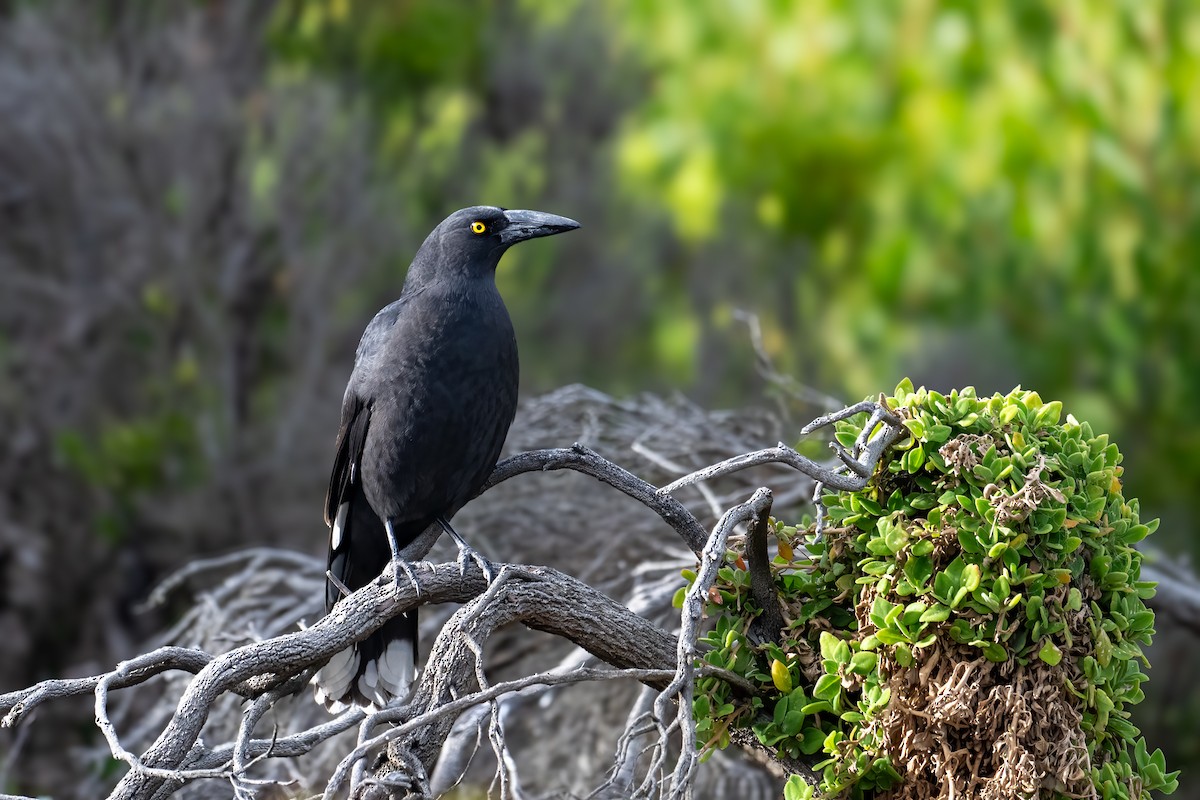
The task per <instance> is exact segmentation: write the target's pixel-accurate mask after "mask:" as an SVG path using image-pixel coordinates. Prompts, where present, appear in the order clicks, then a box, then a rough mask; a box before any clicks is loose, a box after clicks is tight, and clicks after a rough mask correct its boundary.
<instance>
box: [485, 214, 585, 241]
mask: <svg viewBox="0 0 1200 800" xmlns="http://www.w3.org/2000/svg"><path fill="white" fill-rule="evenodd" d="M504 217H505V218H506V219H507V220H508V225H507V226H506V227H505V228H504V230H502V231H500V242H501V243H502V244H506V245H509V244H516V243H517V242H523V241H525V240H526V239H536V238H538V237H539V236H553V235H554V234H556V233H566V232H567V231H573V230H575V229H576V228H578V227H579V223H578V222H576V221H575V220H573V219H568V218H567V217H560V216H558V215H557V214H547V213H546V212H544V211H525V210H521V209H515V210H511V211H505V212H504Z"/></svg>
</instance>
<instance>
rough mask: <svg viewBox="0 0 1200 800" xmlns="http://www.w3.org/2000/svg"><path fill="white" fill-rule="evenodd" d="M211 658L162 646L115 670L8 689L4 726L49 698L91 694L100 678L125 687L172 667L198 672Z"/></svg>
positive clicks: (0, 706) (2, 698)
mask: <svg viewBox="0 0 1200 800" xmlns="http://www.w3.org/2000/svg"><path fill="white" fill-rule="evenodd" d="M211 660H212V656H210V655H209V654H208V653H205V652H203V651H201V650H193V649H190V648H185V647H160V648H158V649H157V650H154V651H152V652H149V653H145V654H143V655H140V656H138V657H137V658H134V659H131V660H129V661H124V662H122V663H120V664H118V665H117V667H116V669H115V670H113V672H111V673H106V674H105V675H93V676H91V677H88V678H65V679H54V680H48V681H42V682H41V683H39V684H36V685H34V686H30V687H29V688H27V689H19V690H17V691H15V692H7V693H5V694H3V695H0V711H6V712H7V713H6V714H5V716H4V719H3V720H2V721H0V727H4V728H10V727H12V726H14V725H16V724H17V723H18V722H20V721H21V719H22V717H24V716H25V715H26V714H28V713H29V712H30V711H32V710H33V709H34V708H36V707H37V706H39V705H40V704H42V703H44V702H46V701H47V700H56V699H58V698H60V697H76V696H79V695H85V694H91V693H92V692H94V691H96V687H97V686H98V685H99V684H100V682H101V681H102V680H104V679H106V678H109V676H112V677H111V678H110V679H109V681H108V687H109V688H110V689H124V688H127V687H129V686H136V685H137V684H139V683H143V682H145V681H147V680H149V679H150V678H152V677H154V676H155V675H158V674H160V673H163V672H166V671H168V670H182V671H184V672H190V673H192V674H193V675H194V674H196V673H197V672H199V671H200V670H202V669H203V668H204V667H205V666H206V665H207V664H208V662H210V661H211Z"/></svg>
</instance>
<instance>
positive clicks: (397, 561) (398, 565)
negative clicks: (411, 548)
mask: <svg viewBox="0 0 1200 800" xmlns="http://www.w3.org/2000/svg"><path fill="white" fill-rule="evenodd" d="M383 527H384V529H385V530H386V531H387V540H388V547H389V548H391V551H392V563H391V564H390V565H389V569H391V571H392V581H393V582H394V583H399V581H400V573H401V572H403V573H404V575H405V577H406V578H408V582H409V583H411V584H412V585H413V588H414V589H416V591H417V597H418V598H419V597H420V596H421V584H419V583H417V576H416V573H414V572H413V571H412V567H410V566H409V565H408V560H407V559H405V558H404V556H402V555H400V543H399V542H397V541H396V529H395V528H393V527H392V521H391V519H387V520H384V523H383Z"/></svg>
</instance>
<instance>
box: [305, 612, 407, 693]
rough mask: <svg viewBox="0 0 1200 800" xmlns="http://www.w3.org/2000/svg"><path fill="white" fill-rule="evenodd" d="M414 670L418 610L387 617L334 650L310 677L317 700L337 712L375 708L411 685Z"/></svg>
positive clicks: (403, 691) (405, 691)
mask: <svg viewBox="0 0 1200 800" xmlns="http://www.w3.org/2000/svg"><path fill="white" fill-rule="evenodd" d="M416 671H417V610H416V609H415V608H414V609H412V610H411V611H406V612H404V613H403V614H401V615H400V616H398V617H395V618H393V619H390V620H388V621H387V623H385V624H384V626H383V627H382V628H380V629H379V630H377V631H375V632H374V633H372V634H371V635H370V636H368V637H367V638H366V639H363V640H362V641H361V642H359V643H358V644H355V645H354V646H352V647H349V648H347V649H345V650H342V651H341V652H339V653H335V654H334V656H333V658H331V659H329V661H328V663H326V664H325V666H323V667H321V669H320V670H319V671H318V672H317V674H316V675H314V676H313V678H312V684H313V694H314V695H315V696H316V699H317V702H318V703H320V704H321V705H323V706H325V708H326V709H328V710H329V711H330V712H331V713H334V714H339V713H341V712H342V711H344V710H345V709H346V708H348V707H349V706H351V705H357V706H363V707H364V708H367V709H370V710H378V709H380V708H383V707H384V706H386V705H387V704H388V703H390V702H391V701H392V700H394V699H396V698H403V697H404V696H405V695H407V694H408V691H409V689H410V688H411V687H412V683H413V680H414V678H415V677H416Z"/></svg>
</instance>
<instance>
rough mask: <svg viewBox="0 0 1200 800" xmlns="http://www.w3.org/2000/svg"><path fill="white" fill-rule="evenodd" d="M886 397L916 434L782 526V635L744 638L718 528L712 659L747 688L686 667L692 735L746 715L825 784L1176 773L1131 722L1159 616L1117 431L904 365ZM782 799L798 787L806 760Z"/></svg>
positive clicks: (972, 782) (841, 436) (1086, 784)
mask: <svg viewBox="0 0 1200 800" xmlns="http://www.w3.org/2000/svg"><path fill="white" fill-rule="evenodd" d="M888 402H889V404H890V405H891V406H892V407H893V408H894V409H896V411H897V413H898V414H899V415H900V416H901V417H902V418H903V419H904V425H905V427H906V428H907V429H908V431H909V433H910V436H909V438H907V439H906V440H904V441H902V442H901V443H900V444H899V445H898V446H896V447H895V448H893V449H892V450H890V451H889V452H888V453H886V454H885V455H884V457H883V460H882V462H881V464H880V465H879V467H878V469H877V470H876V472H875V474H874V475H873V477H872V479H871V481H870V482H869V484H868V485H867V486H866V487H865V488H864V489H862V490H861V491H857V492H828V493H826V494H825V495H824V497H823V502H822V505H823V508H824V514H825V522H824V529H823V531H821V532H820V534H819V535H817V533H816V526H815V525H813V524H807V525H805V526H803V527H802V528H799V529H798V528H797V527H794V526H790V525H785V524H784V523H782V522H779V521H775V522H774V531H775V534H776V536H777V539H778V545H779V548H778V549H779V555H778V556H777V557H776V558H775V560H774V563H773V564H772V570H773V572H774V575H775V582H776V587H777V589H778V592H779V596H780V599H781V602H782V605H783V610H784V618H785V620H786V623H787V627H786V629H785V630H784V631H783V636H782V640H781V642H780V643H779V644H773V643H768V644H765V645H763V646H760V647H754V646H752V645H751V642H750V638H749V636H748V630H749V623H750V620H751V619H752V618H753V617H754V616H755V615H756V614H757V613H758V609H757V608H756V607H755V604H754V601H753V599H752V598H751V596H750V591H749V576H748V574H747V572H746V569H745V562H744V560H743V551H742V543H741V542H740V541H734V542H732V544H731V549H730V552H729V554H728V563H727V564H726V565H725V566H724V567H723V568H722V570H721V572H720V579H719V582H718V585H717V587H716V592H714V593H710V597H711V600H712V601H711V602H710V603H709V609H708V610H709V614H710V616H713V617H716V620H715V625H714V627H713V629H712V631H711V632H710V633H709V635H708V636H707V637H706V639H705V641H706V643H707V645H710V646H711V649H710V650H708V651H707V652H706V654H705V656H704V660H705V661H707V662H709V663H712V664H715V665H717V666H720V667H724V668H728V669H731V670H734V671H735V672H738V673H740V674H741V675H743V676H745V677H746V678H748V679H749V680H750V681H751V682H753V683H754V684H755V685H756V686H758V687H760V692H759V694H758V695H757V696H755V697H750V698H748V697H746V696H745V695H744V694H738V693H736V692H735V690H734V689H733V688H732V687H730V686H729V685H728V684H726V683H724V682H722V681H720V680H719V679H717V678H711V677H710V678H704V679H702V680H700V681H699V682H698V684H697V694H696V700H695V714H696V718H697V726H698V731H699V734H698V735H699V737H700V739H701V743H702V744H704V745H705V746H707V747H709V748H713V747H723V746H724V745H725V744H726V743H727V742H728V741H729V730H730V729H731V728H732V727H746V726H749V727H751V728H752V729H753V731H754V733H755V734H756V735H757V737H758V739H759V740H760V741H761V742H762V743H763V744H765V745H768V746H770V747H772V748H775V750H776V751H777V753H778V754H779V756H780V757H781V758H782V759H784V760H785V761H787V760H788V759H798V760H807V761H809V763H814V762H815V763H816V768H817V772H818V774H819V775H820V787H819V792H822V793H825V794H827V795H830V796H834V795H845V796H849V797H854V798H869V797H874V796H876V795H877V794H881V793H882V792H884V791H885V790H889V789H894V790H895V795H892V796H902V797H912V798H933V797H944V796H948V795H949V796H958V797H982V798H1025V797H1046V798H1058V797H1062V798H1066V797H1080V796H1084V797H1090V796H1097V797H1100V798H1124V799H1127V800H1140V799H1141V798H1146V797H1149V794H1150V792H1151V791H1152V790H1160V791H1164V792H1168V793H1169V792H1172V791H1174V789H1175V786H1176V775H1177V773H1169V774H1168V773H1167V771H1166V767H1165V765H1164V763H1163V756H1162V753H1161V751H1158V750H1155V751H1154V752H1153V753H1148V752H1147V748H1146V743H1145V741H1144V740H1143V739H1142V738H1141V736H1140V735H1139V732H1138V730H1137V728H1136V727H1134V725H1133V724H1132V723H1131V722H1130V721H1129V707H1130V706H1132V705H1134V704H1135V703H1138V702H1139V701H1141V699H1142V697H1143V694H1142V689H1141V684H1142V682H1143V681H1145V680H1146V675H1145V674H1144V673H1143V672H1142V667H1143V666H1148V663H1147V662H1146V659H1145V657H1144V656H1143V654H1142V646H1143V645H1148V644H1149V643H1150V638H1151V636H1152V634H1153V633H1154V627H1153V626H1154V614H1153V612H1151V611H1150V610H1149V609H1147V608H1146V606H1145V604H1144V603H1143V600H1144V599H1145V598H1147V597H1150V596H1151V595H1152V594H1153V591H1154V588H1153V584H1151V583H1148V582H1145V581H1141V580H1139V570H1140V564H1141V555H1140V554H1139V553H1138V552H1137V551H1136V550H1135V549H1134V547H1133V545H1134V544H1135V543H1136V542H1138V541H1140V540H1141V539H1143V538H1144V537H1145V536H1147V535H1148V534H1150V533H1151V532H1153V530H1154V529H1155V527H1157V521H1151V522H1149V523H1142V522H1140V521H1139V519H1138V503H1137V501H1136V500H1128V501H1127V500H1125V498H1124V497H1122V494H1121V482H1120V478H1121V473H1122V467H1121V466H1120V461H1121V455H1120V453H1119V452H1118V450H1117V447H1116V445H1115V444H1110V443H1109V441H1108V437H1107V436H1106V435H1103V434H1101V435H1096V434H1095V433H1094V432H1093V431H1092V429H1091V426H1090V425H1089V424H1088V423H1086V422H1082V423H1081V422H1078V421H1076V420H1075V419H1074V418H1073V417H1071V416H1068V417H1067V419H1066V422H1060V417H1061V413H1062V412H1061V404H1059V403H1057V402H1055V403H1043V402H1042V400H1041V399H1040V398H1039V397H1038V395H1037V394H1036V393H1035V392H1028V391H1022V390H1019V389H1018V390H1015V391H1013V392H1011V393H1009V394H1008V395H1007V396H1000V395H996V396H993V397H990V398H978V397H976V396H975V392H974V390H973V389H969V388H968V389H966V390H963V391H961V392H951V393H950V394H949V395H948V396H947V395H941V394H939V393H937V392H932V391H927V390H925V389H920V390H917V391H913V388H912V384H911V383H909V382H907V381H905V382H904V383H902V384H901V385H900V386H899V387H897V389H896V392H895V396H894V397H892V398H890V399H889V401H888ZM858 432H859V431H858V429H856V428H855V426H854V424H853V423H851V422H844V423H840V424H839V425H838V427H837V430H836V436H837V438H838V440H839V441H841V442H842V443H843V444H846V445H849V444H851V443H852V442H853V441H854V439H855V437H856V436H857V435H858ZM801 545H803V547H801ZM687 577H689V579H694V576H693V575H691V574H688V575H687ZM951 787H953V788H951ZM1093 792H1094V793H1095V794H1094V795H1093ZM787 796H788V797H789V798H802V797H806V796H808V790H807V787H806V786H805V785H804V784H803V783H802V782H801V780H800V779H799V777H793V778H792V779H791V782H790V783H789V784H788V792H787Z"/></svg>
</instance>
